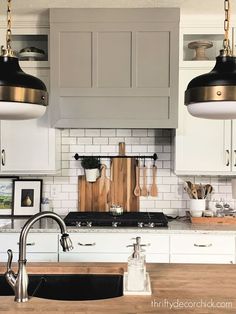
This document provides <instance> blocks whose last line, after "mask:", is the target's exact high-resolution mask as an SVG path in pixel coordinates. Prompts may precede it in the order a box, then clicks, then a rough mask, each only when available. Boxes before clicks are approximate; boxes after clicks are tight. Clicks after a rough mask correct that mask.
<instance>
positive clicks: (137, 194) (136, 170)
mask: <svg viewBox="0 0 236 314" xmlns="http://www.w3.org/2000/svg"><path fill="white" fill-rule="evenodd" d="M139 171H140V169H139V161H138V160H137V163H136V168H135V182H136V185H135V188H134V195H135V196H140V186H139V177H140V176H139Z"/></svg>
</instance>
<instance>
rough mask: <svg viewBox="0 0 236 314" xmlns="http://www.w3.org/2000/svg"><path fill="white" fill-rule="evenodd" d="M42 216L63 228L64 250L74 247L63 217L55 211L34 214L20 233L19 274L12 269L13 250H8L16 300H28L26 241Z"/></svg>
mask: <svg viewBox="0 0 236 314" xmlns="http://www.w3.org/2000/svg"><path fill="white" fill-rule="evenodd" d="M42 218H52V219H54V220H55V221H56V222H57V223H58V225H59V227H60V229H61V234H62V236H61V240H60V243H61V245H62V247H63V251H70V250H72V249H73V245H72V242H71V240H70V237H69V235H68V234H67V230H66V225H65V223H64V221H63V219H62V218H61V217H60V216H59V215H57V214H55V213H53V212H41V213H38V214H36V215H34V216H32V217H31V218H30V219H29V220H28V221H27V222H26V223H25V225H24V226H23V228H22V230H21V233H20V240H19V260H18V272H17V275H16V274H14V273H13V271H12V270H11V260H12V252H11V250H8V256H9V258H8V267H7V272H6V273H5V276H6V279H7V281H8V283H9V285H10V286H11V287H12V288H13V290H14V292H15V301H17V302H26V301H28V291H27V290H28V275H27V272H26V243H27V235H28V233H29V230H30V228H31V227H32V226H33V224H34V223H35V222H36V221H38V220H40V219H42Z"/></svg>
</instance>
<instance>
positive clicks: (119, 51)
mask: <svg viewBox="0 0 236 314" xmlns="http://www.w3.org/2000/svg"><path fill="white" fill-rule="evenodd" d="M178 30H179V10H178V9H155V8H152V9H51V10H50V39H51V48H50V56H51V57H50V63H51V81H50V85H51V98H50V99H51V105H52V125H53V126H56V127H89V128H90V127H91V128H94V127H98V128H111V127H112V128H113V127H117V128H125V127H128V128H130V127H135V128H148V127H149V128H174V127H176V126H177V105H178V101H177V100H178V97H177V95H178V88H177V86H178Z"/></svg>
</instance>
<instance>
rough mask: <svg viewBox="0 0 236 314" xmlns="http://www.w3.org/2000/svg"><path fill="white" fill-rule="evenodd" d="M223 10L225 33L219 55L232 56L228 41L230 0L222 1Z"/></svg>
mask: <svg viewBox="0 0 236 314" xmlns="http://www.w3.org/2000/svg"><path fill="white" fill-rule="evenodd" d="M224 10H225V20H224V31H225V34H224V41H223V47H224V49H223V50H222V51H221V55H224V56H232V51H231V48H230V41H229V24H230V0H225V1H224Z"/></svg>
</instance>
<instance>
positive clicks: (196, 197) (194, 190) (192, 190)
mask: <svg viewBox="0 0 236 314" xmlns="http://www.w3.org/2000/svg"><path fill="white" fill-rule="evenodd" d="M191 193H192V195H193V198H195V199H198V193H197V189H196V188H195V186H194V185H193V187H192V189H191Z"/></svg>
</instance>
